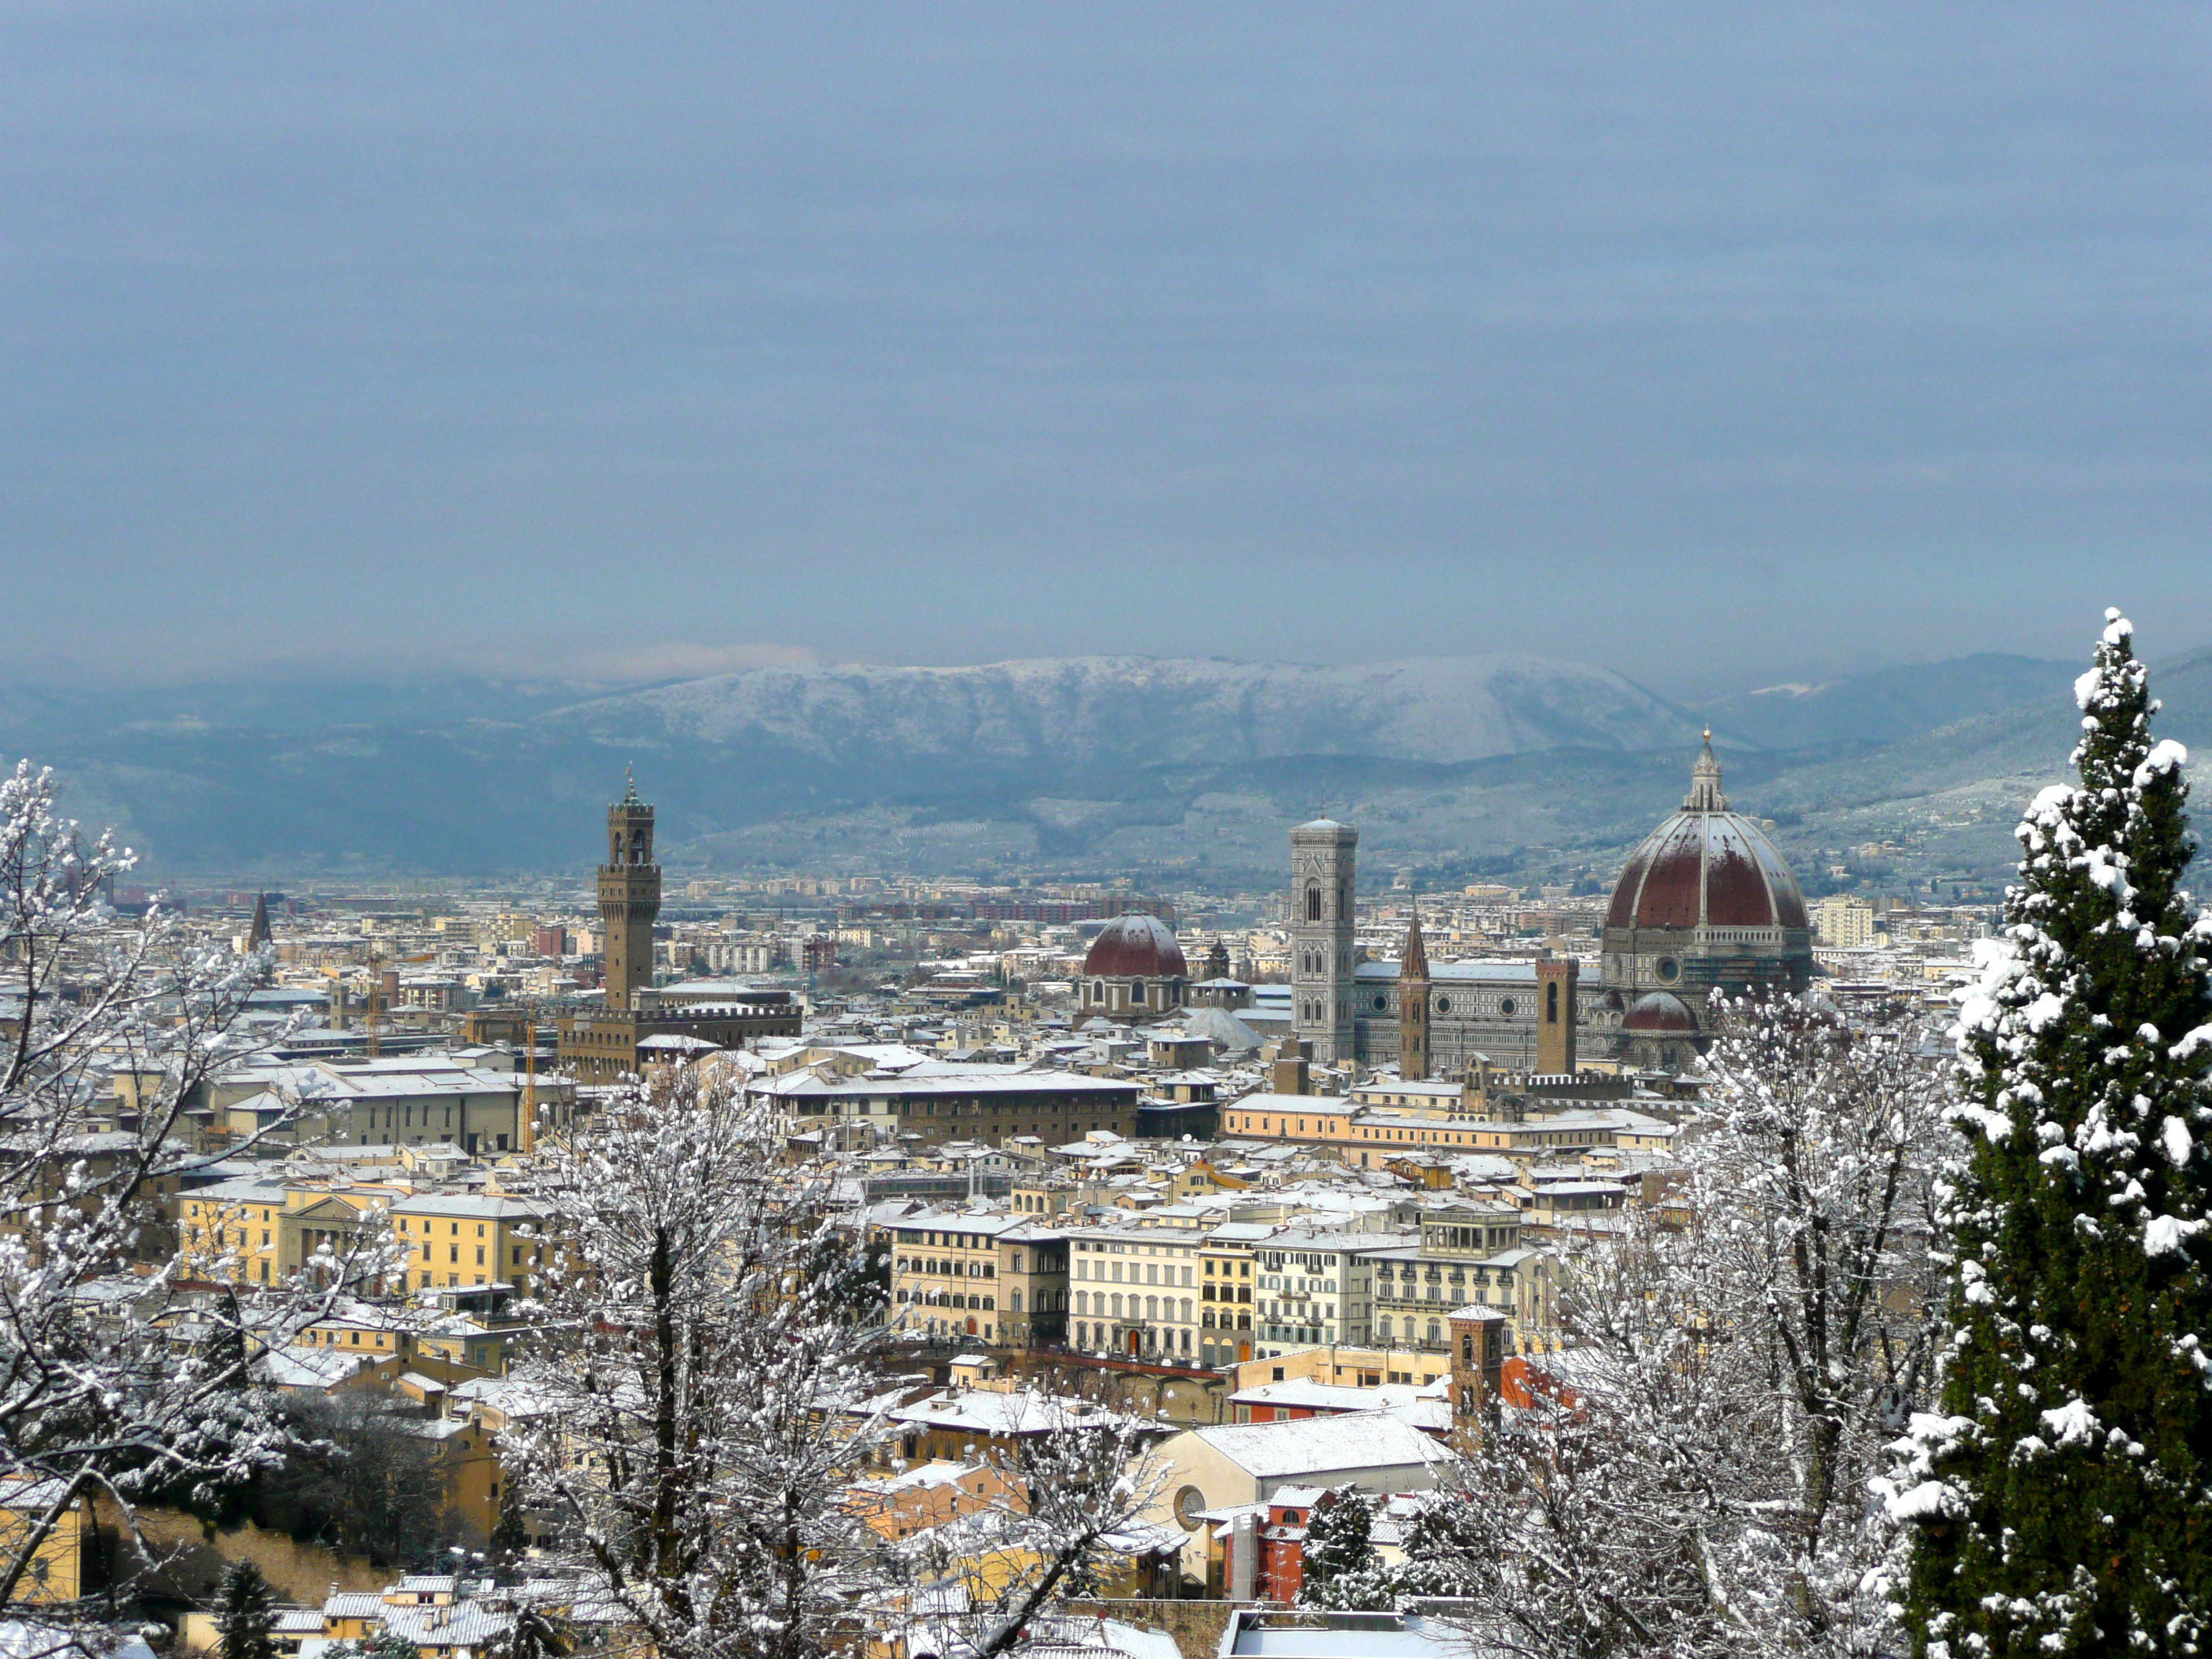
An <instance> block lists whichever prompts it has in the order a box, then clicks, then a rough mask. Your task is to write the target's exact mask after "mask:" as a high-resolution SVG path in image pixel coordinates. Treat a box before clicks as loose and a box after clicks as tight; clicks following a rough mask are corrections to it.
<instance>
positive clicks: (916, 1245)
mask: <svg viewBox="0 0 2212 1659" xmlns="http://www.w3.org/2000/svg"><path fill="white" fill-rule="evenodd" d="M878 1232H879V1236H880V1237H882V1238H883V1241H884V1243H885V1244H887V1245H888V1247H889V1248H890V1253H891V1308H890V1320H891V1326H892V1328H893V1329H895V1330H901V1331H911V1332H914V1333H915V1334H921V1335H927V1336H931V1337H935V1338H938V1339H940V1340H942V1339H945V1338H966V1337H973V1338H974V1339H975V1340H977V1341H978V1342H990V1343H999V1344H1006V1345H1012V1346H1030V1345H1032V1344H1036V1343H1059V1342H1064V1341H1066V1340H1067V1257H1068V1245H1067V1240H1066V1237H1065V1236H1063V1235H1062V1234H1060V1232H1058V1231H1054V1229H1052V1228H1048V1227H1044V1226H1041V1225H1038V1224H1037V1223H1036V1221H1034V1220H1033V1219H1031V1218H1030V1217H1028V1216H1026V1215H993V1214H978V1213H974V1212H960V1211H946V1212H938V1211H927V1210H926V1211H923V1212H921V1213H919V1214H916V1215H911V1216H902V1217H900V1218H898V1219H897V1220H896V1221H895V1222H892V1223H891V1224H890V1225H888V1226H885V1227H884V1228H881V1229H879V1230H878Z"/></svg>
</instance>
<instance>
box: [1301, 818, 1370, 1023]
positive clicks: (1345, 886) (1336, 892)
mask: <svg viewBox="0 0 2212 1659" xmlns="http://www.w3.org/2000/svg"><path fill="white" fill-rule="evenodd" d="M1358 847H1359V831H1358V830H1357V829H1353V828H1352V826H1351V825H1350V824H1348V823H1337V822H1336V821H1335V820H1334V818H1316V819H1315V820H1314V821H1313V822H1312V823H1302V824H1300V825H1298V827H1297V829H1293V830H1291V916H1290V921H1291V927H1290V933H1291V999H1292V1003H1291V1013H1292V1015H1293V1020H1292V1024H1291V1030H1294V1031H1296V1032H1297V1035H1298V1036H1299V1038H1300V1039H1301V1040H1302V1041H1304V1042H1308V1043H1310V1044H1311V1045H1312V1048H1311V1053H1312V1055H1313V1057H1314V1058H1315V1059H1316V1060H1322V1061H1324V1062H1326V1063H1328V1064H1331V1065H1342V1064H1346V1063H1348V1062H1350V1061H1351V1060H1353V1059H1355V1058H1356V1055H1355V1054H1354V1053H1353V1047H1354V1041H1353V1036H1352V970H1353V966H1354V963H1353V959H1352V892H1353V876H1354V870H1353V862H1354V859H1355V856H1356V854H1357V853H1358Z"/></svg>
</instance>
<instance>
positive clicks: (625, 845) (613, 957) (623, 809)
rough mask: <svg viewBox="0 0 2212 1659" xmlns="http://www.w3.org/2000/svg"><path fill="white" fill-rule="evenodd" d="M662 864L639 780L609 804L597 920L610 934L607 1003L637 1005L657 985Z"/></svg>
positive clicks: (612, 1006) (619, 1006)
mask: <svg viewBox="0 0 2212 1659" xmlns="http://www.w3.org/2000/svg"><path fill="white" fill-rule="evenodd" d="M659 914H660V866H659V865H657V864H655V863H654V862H653V808H652V807H650V806H648V805H646V804H645V802H643V801H641V800H640V799H638V798H637V783H636V781H635V779H633V780H632V781H630V785H629V788H628V789H627V790H625V791H624V792H623V798H622V799H620V800H618V801H617V802H616V803H615V804H614V805H612V806H610V807H609V808H607V861H606V862H605V864H603V865H601V866H599V925H600V927H601V928H602V929H604V930H605V933H606V945H605V951H606V984H607V1006H608V1007H610V1008H635V1006H637V994H638V993H639V992H640V991H649V990H651V989H652V988H653V919H654V918H655V917H656V916H658V915H659Z"/></svg>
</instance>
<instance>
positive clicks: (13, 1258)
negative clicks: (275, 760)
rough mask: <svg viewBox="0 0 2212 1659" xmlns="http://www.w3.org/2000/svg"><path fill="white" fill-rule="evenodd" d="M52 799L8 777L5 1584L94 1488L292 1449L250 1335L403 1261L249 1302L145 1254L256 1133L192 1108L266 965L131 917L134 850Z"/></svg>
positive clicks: (292, 1320) (197, 1481)
mask: <svg viewBox="0 0 2212 1659" xmlns="http://www.w3.org/2000/svg"><path fill="white" fill-rule="evenodd" d="M57 796H58V789H57V786H56V783H55V781H54V779H53V776H52V774H51V773H48V772H42V771H37V770H34V769H33V768H32V767H31V766H30V764H29V763H23V764H21V765H20V766H18V767H17V768H16V769H15V771H14V772H13V773H12V774H10V775H5V776H4V777H0V1481H6V1482H9V1483H10V1484H11V1486H12V1492H13V1496H12V1501H13V1502H15V1504H18V1505H19V1506H22V1505H25V1504H26V1503H27V1513H28V1520H27V1524H25V1525H24V1526H22V1527H21V1528H14V1529H11V1530H10V1532H9V1536H8V1540H7V1542H6V1544H5V1546H4V1547H0V1602H5V1601H8V1600H9V1599H10V1598H11V1597H12V1596H13V1595H14V1594H15V1589H16V1587H17V1585H18V1584H19V1583H20V1582H21V1579H22V1577H23V1575H24V1573H25V1572H26V1571H28V1570H29V1569H30V1566H31V1564H32V1562H33V1559H35V1558H36V1556H37V1554H38V1552H39V1550H40V1547H42V1546H43V1545H44V1544H45V1542H46V1540H47V1539H48V1538H49V1537H50V1536H51V1535H52V1532H53V1529H54V1528H55V1527H56V1526H57V1525H58V1524H59V1522H60V1521H61V1519H62V1517H63V1516H64V1515H66V1514H67V1513H68V1512H69V1511H70V1508H71V1507H72V1506H73V1505H75V1504H77V1503H79V1502H81V1501H82V1500H84V1499H86V1498H88V1497H90V1496H92V1495H94V1494H104V1495H105V1496H106V1497H107V1498H109V1499H111V1500H112V1501H113V1502H114V1503H115V1504H118V1506H119V1507H120V1509H121V1511H122V1513H123V1514H124V1515H125V1517H126V1520H128V1518H129V1517H130V1516H131V1515H133V1514H134V1513H135V1506H136V1504H137V1502H138V1501H139V1500H140V1499H141V1498H143V1497H145V1496H146V1495H148V1494H151V1493H156V1492H158V1493H163V1494H171V1495H173V1494H178V1493H183V1494H185V1495H191V1494H193V1493H198V1494H200V1495H203V1496H204V1495H205V1494H206V1492H208V1491H209V1490H210V1488H212V1487H214V1486H221V1485H224V1484H228V1483H234V1482H237V1481H240V1480H245V1479H246V1478H247V1477H248V1476H250V1475H251V1474H252V1472H253V1471H254V1470H255V1469H257V1468H263V1467H265V1466H267V1465H268V1464H269V1463H270V1462H272V1461H274V1460H275V1459H276V1457H278V1456H279V1455H281V1450H282V1448H283V1443H284V1436H283V1428H282V1425H281V1424H280V1423H279V1422H278V1421H277V1419H276V1416H275V1414H274V1413H273V1412H272V1410H271V1409H270V1407H271V1406H272V1404H273V1402H272V1401H271V1400H270V1398H269V1397H268V1396H266V1395H263V1394H262V1393H260V1392H259V1391H258V1390H257V1389H254V1388H252V1386H251V1385H250V1378H249V1376H248V1364H249V1357H250V1351H251V1347H252V1346H253V1344H254V1343H256V1342H258V1341H259V1340H263V1339H264V1336H265V1338H266V1340H273V1341H276V1342H282V1341H283V1340H286V1339H287V1337H288V1336H289V1334H291V1333H293V1332H295V1331H296V1330H298V1329H299V1328H301V1327H303V1326H305V1325H306V1324H308V1323H310V1322H313V1320H314V1319H315V1318H317V1317H319V1316H320V1314H321V1313H322V1312H324V1311H325V1310H326V1309H327V1307H328V1306H329V1304H331V1301H332V1300H333V1299H334V1298H336V1297H339V1296H342V1295H345V1294H349V1293H351V1291H353V1290H355V1289H356V1288H357V1287H358V1286H359V1285H361V1284H362V1282H363V1281H364V1280H367V1279H375V1278H377V1277H379V1276H380V1274H381V1273H383V1272H384V1271H385V1270H386V1266H387V1265H388V1264H387V1262H386V1255H385V1243H384V1239H383V1236H382V1235H381V1234H380V1233H378V1232H377V1231H376V1230H375V1229H370V1230H369V1234H370V1236H369V1237H368V1238H366V1239H365V1240H364V1242H363V1244H362V1247H361V1248H360V1249H358V1250H356V1251H354V1252H350V1253H349V1255H348V1256H347V1257H346V1258H345V1259H343V1260H337V1259H332V1260H330V1261H325V1262H324V1263H322V1264H321V1265H322V1266H323V1267H325V1269H326V1270H327V1271H326V1273H325V1275H324V1277H325V1283H324V1284H323V1285H321V1286H320V1287H319V1288H310V1287H307V1286H295V1287H279V1288H276V1289H272V1290H271V1291H270V1292H268V1293H267V1294H265V1295H262V1296H258V1297H256V1298H255V1300H254V1301H253V1303H252V1304H251V1305H250V1306H249V1307H247V1308H246V1309H245V1310H240V1306H239V1304H237V1303H236V1302H235V1301H234V1300H233V1299H231V1298H229V1297H219V1298H208V1297H197V1296H194V1295H192V1294H191V1292H190V1291H189V1290H188V1288H187V1287H185V1286H183V1285H180V1284H179V1280H178V1277H177V1275H178V1272H179V1270H178V1268H177V1267H176V1265H175V1264H174V1263H173V1261H159V1262H157V1261H153V1260H149V1256H150V1255H155V1254H156V1253H155V1252H151V1251H149V1249H147V1248H146V1243H147V1239H148V1237H149V1230H154V1229H156V1228H158V1227H159V1225H160V1224H161V1216H160V1212H159V1207H158V1195H159V1194H161V1191H162V1189H163V1188H165V1187H167V1188H169V1189H170V1190H172V1191H173V1189H174V1188H175V1187H176V1186H177V1184H178V1183H179V1182H180V1181H181V1180H182V1179H183V1178H185V1176H189V1175H190V1174H191V1172H193V1171H194V1170H198V1169H201V1168H203V1167H204V1166H205V1165H206V1164H208V1163H209V1162H210V1161H211V1160H212V1159H213V1158H216V1157H220V1156H226V1155H232V1154H234V1153H235V1152H238V1151H240V1150H241V1148H240V1147H239V1146H232V1147H229V1148H226V1149H224V1150H223V1151H222V1152H211V1151H205V1150H201V1149H198V1148H196V1147H195V1146H194V1145H193V1144H192V1142H191V1138H190V1136H189V1135H188V1134H187V1133H185V1130H186V1129H187V1128H188V1127H190V1126H189V1124H188V1123H187V1121H186V1120H185V1111H186V1109H187V1107H188V1105H189V1104H190V1103H191V1102H192V1101H193V1100H195V1099H196V1098H197V1097H198V1094H199V1091H200V1088H201V1085H202V1084H203V1083H204V1081H205V1079H207V1078H208V1077H209V1076H210V1074H211V1073H214V1072H216V1070H218V1069H219V1068H221V1067H222V1066H225V1065H228V1064H230V1063H233V1062H234V1061H235V1060H238V1059H240V1058H241V1057H242V1056H244V1055H245V1054H247V1053H248V1052H250V1051H251V1049H252V1047H253V1039H252V1037H251V1036H248V1035H246V1034H245V1033H244V1032H243V1031H242V1030H240V1027H239V1025H238V1023H237V1021H238V1016H239V1014H240V1011H241V1010H242V1009H243V1007H244V1006H245V1001H246V997H247V995H248V994H250V993H251V992H252V989H253V988H254V987H255V986H256V985H257V984H258V983H259V982H260V981H262V979H263V978H264V976H265V974H266V971H267V968H268V962H267V958H266V957H239V956H236V955H234V954H233V953H231V952H230V951H228V950H224V949H220V948H210V947H207V946H205V945H201V944H199V943H197V942H196V941H195V940H194V939H192V938H191V935H190V934H189V933H187V931H186V930H185V927H183V925H182V924H181V922H180V921H179V920H178V919H177V918H175V917H173V916H171V915H167V914H165V913H164V912H162V911H161V909H160V908H158V907H156V908H154V909H152V910H150V911H149V913H148V914H147V915H145V916H144V917H143V919H140V920H137V921H126V920H125V919H123V918H121V917H118V915H116V913H115V911H114V909H113V908H112V906H110V905H109V904H108V903H107V902H106V898H105V896H104V890H105V889H106V887H108V886H109V885H110V884H112V881H113V880H114V878H116V877H118V876H119V875H121V874H124V873H125V872H128V871H130V870H131V868H132V865H133V860H132V858H131V854H130V852H129V851H128V849H125V848H118V846H117V845H116V844H115V842H114V840H113V838H112V836H110V835H101V836H96V837H90V838H88V837H87V836H84V835H82V833H81V832H80V831H79V829H78V827H77V826H76V823H73V822H71V821H70V820H68V819H65V818H64V817H61V816H60V815H59V814H58V811H57V810H56V802H57ZM117 1079H123V1080H124V1081H125V1085H126V1088H127V1098H126V1097H125V1096H124V1095H121V1094H119V1093H118V1090H117V1087H116V1080H117ZM126 1106H127V1107H128V1108H129V1109H128V1110H124V1109H122V1108H124V1107H126ZM287 1121H289V1120H287ZM271 1127H272V1128H273V1127H281V1123H280V1124H278V1125H272V1126H271ZM264 1133H267V1131H264ZM250 1149H251V1142H250V1141H249V1142H248V1143H247V1144H246V1147H245V1148H243V1150H250ZM180 1316H189V1322H191V1324H192V1325H193V1326H194V1327H195V1328H197V1329H199V1330H200V1331H202V1332H203V1333H204V1335H203V1337H202V1340H199V1341H197V1343H195V1344H193V1345H191V1346H185V1347H180V1346H178V1343H177V1340H176V1335H175V1332H174V1330H173V1329H172V1328H171V1327H172V1326H173V1325H174V1324H176V1323H177V1322H178V1321H179V1317H180ZM249 1324H250V1325H251V1326H252V1328H253V1330H254V1331H255V1332H256V1333H258V1335H257V1336H255V1337H254V1338H253V1339H252V1340H249V1337H248V1333H247V1329H246V1327H247V1326H248V1325H249ZM141 1543H142V1545H143V1540H142V1541H141Z"/></svg>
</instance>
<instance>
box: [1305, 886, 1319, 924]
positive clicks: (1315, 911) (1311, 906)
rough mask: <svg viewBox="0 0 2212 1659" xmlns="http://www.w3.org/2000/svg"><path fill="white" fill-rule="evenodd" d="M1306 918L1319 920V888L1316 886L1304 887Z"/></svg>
mask: <svg viewBox="0 0 2212 1659" xmlns="http://www.w3.org/2000/svg"><path fill="white" fill-rule="evenodd" d="M1306 920H1307V921H1320V920H1321V889H1320V888H1319V887H1318V886H1312V885H1310V886H1308V887H1307V889H1306Z"/></svg>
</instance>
